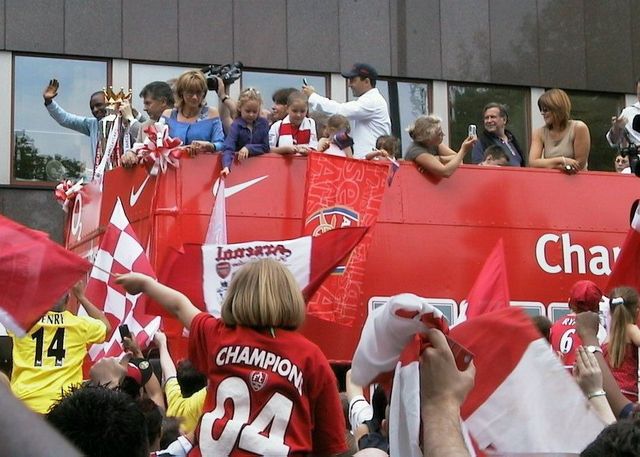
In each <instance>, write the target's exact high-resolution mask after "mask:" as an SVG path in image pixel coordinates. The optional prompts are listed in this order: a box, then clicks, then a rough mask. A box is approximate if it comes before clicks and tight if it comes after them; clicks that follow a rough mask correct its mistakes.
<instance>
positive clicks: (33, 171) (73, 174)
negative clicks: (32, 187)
mask: <svg viewBox="0 0 640 457" xmlns="http://www.w3.org/2000/svg"><path fill="white" fill-rule="evenodd" d="M14 140H15V143H14V144H15V154H16V155H15V157H16V167H15V177H16V179H20V180H27V181H60V180H62V179H64V178H69V179H77V178H79V177H80V176H81V175H82V173H83V171H84V168H85V165H84V163H82V162H81V161H80V160H75V159H71V158H68V157H63V156H61V155H60V154H53V155H52V156H51V155H46V154H42V153H40V151H39V150H38V148H37V147H36V146H35V143H34V141H33V138H31V137H30V136H29V135H27V134H26V133H25V132H24V131H22V132H18V133H16V134H15V138H14Z"/></svg>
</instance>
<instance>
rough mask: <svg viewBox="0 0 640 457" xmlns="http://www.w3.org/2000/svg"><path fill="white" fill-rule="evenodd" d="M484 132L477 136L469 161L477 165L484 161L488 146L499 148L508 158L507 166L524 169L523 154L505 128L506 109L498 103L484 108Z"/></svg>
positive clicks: (506, 120)
mask: <svg viewBox="0 0 640 457" xmlns="http://www.w3.org/2000/svg"><path fill="white" fill-rule="evenodd" d="M482 113H483V119H484V130H483V131H482V132H481V133H480V135H478V141H477V142H476V144H475V145H474V146H473V150H472V151H471V161H472V162H473V163H474V164H479V163H481V162H482V161H483V160H484V151H485V149H487V148H488V147H489V146H492V145H496V146H499V147H501V148H502V149H503V150H504V152H505V153H506V154H507V157H509V164H508V165H509V166H512V167H524V166H525V165H526V163H525V154H524V153H523V152H522V149H521V148H520V145H519V144H518V141H517V140H516V138H515V136H513V133H511V132H510V131H509V130H507V129H506V128H505V127H506V125H507V122H508V120H509V115H508V113H507V108H506V107H505V106H504V105H502V104H500V103H494V102H492V103H489V104H487V105H486V106H485V107H484V110H483V111H482Z"/></svg>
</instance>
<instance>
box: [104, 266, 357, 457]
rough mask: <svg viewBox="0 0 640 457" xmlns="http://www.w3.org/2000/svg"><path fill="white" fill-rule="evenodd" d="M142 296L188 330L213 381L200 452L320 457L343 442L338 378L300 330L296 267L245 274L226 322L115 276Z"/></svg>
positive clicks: (146, 284) (143, 280)
mask: <svg viewBox="0 0 640 457" xmlns="http://www.w3.org/2000/svg"><path fill="white" fill-rule="evenodd" d="M117 282H118V283H119V284H122V285H123V286H124V287H125V289H127V290H128V291H129V292H130V293H134V294H135V293H140V292H144V293H146V294H147V295H148V296H149V297H151V298H152V299H153V300H155V301H156V302H158V303H160V305H162V306H163V307H164V308H165V309H167V310H168V311H169V312H171V313H173V314H174V315H175V316H176V317H177V318H178V319H179V320H180V321H181V322H182V323H183V325H184V326H185V327H186V328H187V329H189V331H190V333H189V359H190V360H191V361H192V362H193V365H194V366H195V367H196V368H197V369H198V370H199V371H201V372H203V373H206V374H207V377H208V379H209V384H208V387H207V389H208V390H207V397H206V400H205V405H204V409H203V411H204V414H203V416H202V418H201V419H200V425H199V428H198V432H197V434H196V446H199V448H200V453H201V455H202V456H220V455H247V453H252V455H253V454H255V455H289V454H293V455H319V454H320V455H321V454H335V453H338V452H342V451H343V450H344V449H345V448H346V446H345V441H344V434H343V433H342V431H343V430H344V428H345V424H344V417H343V414H342V406H341V403H340V398H339V396H338V389H337V385H336V379H335V376H334V375H333V372H332V370H331V367H330V366H329V363H328V362H327V359H326V358H325V356H324V354H323V353H322V352H321V351H320V349H319V348H318V347H317V346H316V345H315V344H313V343H311V342H310V341H309V340H307V339H306V338H305V337H304V336H302V335H301V334H300V333H299V332H297V331H296V329H297V328H298V327H299V326H300V325H301V324H302V322H303V320H304V316H305V312H306V309H305V303H304V299H303V298H302V293H301V292H300V288H299V287H298V285H297V283H296V281H295V279H294V278H293V276H292V274H291V273H290V272H289V270H288V269H287V268H286V267H285V266H284V265H282V264H281V263H279V262H276V261H274V260H270V259H263V260H256V261H253V262H250V263H248V264H246V265H245V266H243V267H242V268H241V269H240V270H238V271H237V272H236V273H235V274H234V276H233V279H232V281H231V284H230V286H229V290H228V291H227V294H226V297H225V299H224V302H223V304H222V315H221V318H219V319H218V318H216V317H214V316H212V315H210V314H207V313H205V312H201V311H200V310H199V309H198V308H196V307H195V306H194V305H193V304H192V303H191V302H190V301H189V299H188V298H187V297H186V296H184V295H183V294H181V293H180V292H177V291H175V290H173V289H170V288H168V287H166V286H163V285H162V284H160V283H158V282H157V281H155V280H154V279H152V278H150V277H148V276H145V275H141V274H138V273H128V274H125V275H122V276H120V277H119V278H118V279H117Z"/></svg>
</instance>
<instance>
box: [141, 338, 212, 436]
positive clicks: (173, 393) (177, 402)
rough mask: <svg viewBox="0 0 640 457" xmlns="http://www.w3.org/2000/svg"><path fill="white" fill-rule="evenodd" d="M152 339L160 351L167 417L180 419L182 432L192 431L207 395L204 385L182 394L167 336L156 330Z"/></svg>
mask: <svg viewBox="0 0 640 457" xmlns="http://www.w3.org/2000/svg"><path fill="white" fill-rule="evenodd" d="M153 341H154V342H155V343H156V346H158V350H159V351H160V365H161V366H162V378H163V379H164V393H165V395H166V396H167V414H166V416H167V417H177V418H179V419H181V423H180V431H181V432H182V433H184V434H187V433H190V432H193V431H194V430H195V429H196V426H197V425H198V421H199V420H200V416H202V410H203V408H204V399H205V397H206V396H207V388H206V386H205V387H203V388H201V389H199V390H198V391H196V392H194V393H193V394H192V395H191V396H189V397H184V396H183V395H182V390H181V389H180V385H179V384H178V379H177V378H176V376H177V372H176V367H175V365H174V364H173V360H172V359H171V355H170V354H169V348H168V347H167V336H166V335H165V334H164V333H162V332H156V334H155V336H154V337H153Z"/></svg>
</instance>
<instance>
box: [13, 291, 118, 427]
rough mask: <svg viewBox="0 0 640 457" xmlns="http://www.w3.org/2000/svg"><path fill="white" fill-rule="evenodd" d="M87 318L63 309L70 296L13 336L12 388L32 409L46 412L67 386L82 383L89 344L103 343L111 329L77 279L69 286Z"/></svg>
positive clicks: (42, 412) (66, 296)
mask: <svg viewBox="0 0 640 457" xmlns="http://www.w3.org/2000/svg"><path fill="white" fill-rule="evenodd" d="M72 292H73V294H74V295H75V296H76V298H77V299H78V303H80V304H81V305H82V306H83V307H84V309H85V310H86V311H87V314H88V315H89V317H86V316H82V317H81V316H76V315H74V314H72V313H71V312H69V311H67V310H66V305H67V301H68V298H69V295H68V294H66V295H65V296H64V297H62V298H61V299H60V300H59V301H58V302H57V303H56V304H55V305H54V307H53V309H52V310H51V311H49V312H48V313H47V314H45V315H44V316H42V317H41V318H40V320H39V321H38V322H37V323H36V324H35V325H34V326H33V327H32V328H31V329H30V330H29V331H28V332H27V334H26V335H25V336H22V337H18V336H16V335H14V334H10V336H11V337H12V339H13V373H12V376H11V390H12V391H13V393H14V395H15V396H16V397H17V398H19V399H20V400H22V401H23V402H24V403H25V405H26V406H27V407H29V408H30V409H31V410H33V411H35V412H37V413H40V414H45V413H47V411H48V410H49V408H50V407H51V405H53V404H54V403H55V402H56V401H57V400H58V399H59V398H60V397H61V395H62V393H63V392H64V391H66V390H67V389H68V388H69V387H71V386H73V385H75V384H80V383H81V382H82V362H83V360H84V358H85V356H86V355H87V350H88V347H89V346H90V345H91V344H93V343H102V342H104V341H105V338H106V337H107V335H108V334H109V332H110V331H111V325H110V324H109V321H108V319H107V318H106V316H105V315H104V313H103V312H102V311H101V310H99V309H98V308H96V307H95V306H94V305H93V304H92V303H91V302H90V301H89V300H88V299H87V297H86V296H85V295H84V285H83V284H82V283H81V282H79V283H78V284H76V285H75V286H74V287H73V288H72Z"/></svg>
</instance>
